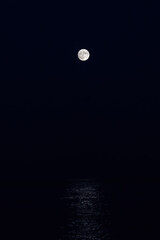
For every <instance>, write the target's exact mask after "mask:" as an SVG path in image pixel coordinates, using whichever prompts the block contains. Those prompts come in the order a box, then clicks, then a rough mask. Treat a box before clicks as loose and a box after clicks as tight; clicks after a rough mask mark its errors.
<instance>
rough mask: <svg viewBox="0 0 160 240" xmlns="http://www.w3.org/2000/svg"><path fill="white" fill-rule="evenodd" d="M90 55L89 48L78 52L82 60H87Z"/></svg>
mask: <svg viewBox="0 0 160 240" xmlns="http://www.w3.org/2000/svg"><path fill="white" fill-rule="evenodd" d="M89 57H90V53H89V52H88V50H87V49H81V50H79V52H78V58H79V60H81V61H86V60H88V58H89Z"/></svg>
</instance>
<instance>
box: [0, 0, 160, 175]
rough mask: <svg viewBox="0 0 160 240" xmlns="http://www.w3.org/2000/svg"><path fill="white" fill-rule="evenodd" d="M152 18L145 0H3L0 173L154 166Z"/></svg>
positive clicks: (157, 104)
mask: <svg viewBox="0 0 160 240" xmlns="http://www.w3.org/2000/svg"><path fill="white" fill-rule="evenodd" d="M157 19H158V11H157V7H156V6H153V4H152V5H151V4H150V3H149V2H148V1H98V2H97V1H69V2H68V1H57V2H55V1H49V2H48V1H38V2H35V1H16V0H10V1H9V0H8V1H6V3H5V8H4V12H3V14H2V29H1V34H2V40H3V45H2V46H1V47H2V51H1V52H2V54H1V56H2V60H3V61H2V65H1V67H2V71H1V73H2V78H1V95H0V113H1V120H0V121H1V128H2V131H1V149H2V151H1V155H2V157H1V159H2V161H1V164H2V168H1V172H2V176H12V177H17V176H18V177H30V176H32V177H33V176H34V177H48V176H49V177H51V178H54V177H63V176H75V177H76V176H81V177H83V176H90V175H95V176H104V177H108V176H109V177H112V176H117V175H118V176H155V175H157V174H158V170H157V167H156V166H158V161H159V150H158V149H159V136H160V131H159V120H160V118H159V117H160V115H159V114H160V98H159V78H158V75H159V64H158V63H159V61H158V51H159V50H158V33H157V30H156V29H157V26H158V23H157ZM156 23H157V25H156ZM81 48H87V49H88V50H89V51H90V59H89V60H88V61H87V62H80V61H79V60H78V58H77V52H78V50H79V49H81Z"/></svg>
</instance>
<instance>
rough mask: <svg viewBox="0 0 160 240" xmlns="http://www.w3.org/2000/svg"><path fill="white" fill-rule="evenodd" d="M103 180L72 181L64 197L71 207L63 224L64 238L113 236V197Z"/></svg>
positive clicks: (78, 238) (89, 239)
mask: <svg viewBox="0 0 160 240" xmlns="http://www.w3.org/2000/svg"><path fill="white" fill-rule="evenodd" d="M101 187H102V186H101V185H100V184H99V183H96V182H93V181H90V180H77V181H73V182H71V183H70V184H69V185H68V187H67V189H66V192H65V194H64V197H63V198H62V201H63V203H64V205H65V208H66V209H68V211H67V213H66V214H65V216H64V218H65V221H64V223H63V225H62V226H61V233H62V236H61V238H60V239H61V240H63V239H65V240H69V239H70V240H72V239H74V240H82V239H83V240H91V239H92V240H100V239H101V240H102V239H104V240H108V239H110V234H109V226H110V209H109V200H108V199H106V197H105V196H104V194H103V191H102V189H101Z"/></svg>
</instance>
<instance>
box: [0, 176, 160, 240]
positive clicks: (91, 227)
mask: <svg viewBox="0 0 160 240" xmlns="http://www.w3.org/2000/svg"><path fill="white" fill-rule="evenodd" d="M0 194H1V200H0V203H1V204H0V210H1V215H0V218H1V222H2V224H1V239H10V237H11V236H12V238H14V239H22V240H23V239H45V240H46V239H47V240H48V239H53V240H111V239H115V240H116V239H117V240H118V239H123V240H124V239H127V240H132V239H134V240H135V239H146V238H147V239H158V235H157V233H158V229H159V220H160V214H159V210H158V206H159V202H160V201H159V200H160V196H159V182H158V180H156V179H152V180H151V179H141V180H140V179H130V180H128V179H110V180H104V179H103V180H102V179H63V180H62V179H61V180H53V179H52V180H31V179H30V180H27V181H22V182H21V181H12V182H7V181H5V182H3V183H2V182H1V186H0ZM2 235H3V238H2Z"/></svg>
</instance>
